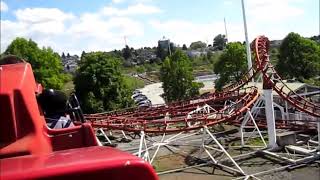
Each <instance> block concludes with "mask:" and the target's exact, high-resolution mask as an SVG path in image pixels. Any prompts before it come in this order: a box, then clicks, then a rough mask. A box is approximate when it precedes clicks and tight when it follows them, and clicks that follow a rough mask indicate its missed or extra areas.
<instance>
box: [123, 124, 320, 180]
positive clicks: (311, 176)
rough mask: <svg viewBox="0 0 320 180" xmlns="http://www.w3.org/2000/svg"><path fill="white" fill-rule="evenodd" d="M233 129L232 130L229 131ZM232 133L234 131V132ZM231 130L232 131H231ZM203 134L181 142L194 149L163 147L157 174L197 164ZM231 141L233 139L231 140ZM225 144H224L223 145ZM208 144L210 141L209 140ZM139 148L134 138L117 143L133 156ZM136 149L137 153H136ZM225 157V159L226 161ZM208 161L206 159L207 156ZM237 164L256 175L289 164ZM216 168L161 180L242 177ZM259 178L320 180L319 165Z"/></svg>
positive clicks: (256, 159)
mask: <svg viewBox="0 0 320 180" xmlns="http://www.w3.org/2000/svg"><path fill="white" fill-rule="evenodd" d="M229 130H230V129H229ZM231 130H232V129H231ZM231 130H230V131H231ZM237 136H238V134H237V133H235V134H230V136H229V135H225V134H222V137H220V136H219V135H217V136H216V137H217V138H218V139H219V138H223V139H224V140H223V141H226V139H228V138H230V137H237ZM170 137H172V135H168V136H167V137H166V138H165V139H168V138H170ZM201 137H202V135H201V134H198V135H194V136H192V137H190V138H188V139H186V140H182V141H180V143H182V144H192V145H193V146H179V142H175V145H171V146H170V147H169V148H166V147H164V146H162V148H160V150H159V152H158V155H157V157H156V158H155V160H154V162H153V166H154V167H155V169H156V171H157V172H161V171H166V170H170V169H176V168H181V167H184V166H187V164H188V165H194V164H193V163H192V162H193V161H190V156H189V155H192V156H197V153H199V145H200V144H201V139H202V138H201ZM152 139H153V140H154V141H159V140H160V139H161V136H154V137H152ZM231 139H232V138H231ZM223 141H222V142H223ZM207 142H210V141H208V140H207ZM232 142H233V144H234V143H235V142H236V143H238V142H237V140H235V141H233V140H232ZM149 145H152V142H149ZM138 147H139V138H137V139H134V140H133V141H131V142H130V143H118V146H117V148H119V149H122V150H125V151H129V152H131V153H133V152H137V148H138ZM133 149H134V150H133ZM155 149H156V148H153V150H152V149H151V150H150V151H149V153H150V154H151V155H152V154H153V153H154V151H155ZM228 152H229V154H230V155H231V156H235V155H239V154H241V153H248V152H252V150H251V149H242V150H241V152H240V151H239V149H236V148H235V149H228ZM225 157H226V156H224V158H225ZM204 158H205V157H204ZM237 163H238V164H239V166H240V167H241V168H242V169H243V171H244V172H245V173H246V174H254V173H258V172H262V171H266V170H271V169H275V168H279V167H282V166H285V165H287V164H286V163H284V162H281V161H278V160H277V161H275V160H274V159H272V158H268V157H261V156H257V155H254V156H250V157H249V158H246V159H242V160H238V161H237ZM213 167H214V166H209V165H208V166H203V167H198V168H192V169H188V170H183V171H179V172H175V173H170V174H164V175H159V177H160V179H161V180H162V179H163V180H180V179H181V180H189V179H190V180H193V179H199V180H200V179H201V180H206V179H211V180H212V179H222V180H224V179H235V178H238V177H240V176H239V175H236V174H234V173H232V172H225V171H222V170H219V169H217V168H215V171H214V173H212V172H213ZM257 177H258V178H259V179H263V180H273V179H275V180H300V179H303V180H320V164H319V163H313V164H309V165H307V166H304V167H300V168H296V169H294V170H288V169H287V170H281V171H277V172H270V173H268V174H266V175H260V176H257Z"/></svg>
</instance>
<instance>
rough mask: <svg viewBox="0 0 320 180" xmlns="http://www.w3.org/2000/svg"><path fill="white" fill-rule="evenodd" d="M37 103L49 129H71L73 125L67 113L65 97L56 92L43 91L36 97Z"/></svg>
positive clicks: (51, 90) (50, 90)
mask: <svg viewBox="0 0 320 180" xmlns="http://www.w3.org/2000/svg"><path fill="white" fill-rule="evenodd" d="M37 100H38V103H39V105H40V107H41V108H42V111H43V113H44V116H45V119H46V123H47V126H48V127H49V128H51V129H59V128H68V127H73V126H74V124H73V123H72V120H71V119H70V116H69V115H67V114H66V112H67V107H68V105H67V102H68V101H67V97H66V95H65V94H64V93H63V92H61V91H57V90H53V89H44V90H43V91H42V93H41V94H39V95H38V96H37Z"/></svg>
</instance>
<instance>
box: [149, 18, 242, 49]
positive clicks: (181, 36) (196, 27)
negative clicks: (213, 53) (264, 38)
mask: <svg viewBox="0 0 320 180" xmlns="http://www.w3.org/2000/svg"><path fill="white" fill-rule="evenodd" d="M149 23H150V25H151V26H152V27H153V28H155V29H156V30H157V31H159V33H162V34H160V36H161V37H162V36H166V37H168V38H170V40H171V41H173V42H174V43H177V44H180V45H182V44H186V45H190V43H191V42H194V41H203V42H206V43H208V44H212V41H213V38H214V36H216V35H218V34H224V32H225V31H224V24H223V21H221V22H211V23H192V22H190V21H185V20H169V21H165V22H160V21H150V22H149ZM228 29H229V30H230V31H232V33H231V34H230V37H229V39H231V40H239V37H240V39H242V38H241V34H242V32H243V31H242V29H241V26H240V25H239V24H237V25H236V26H235V25H229V27H228ZM159 38H160V37H159Z"/></svg>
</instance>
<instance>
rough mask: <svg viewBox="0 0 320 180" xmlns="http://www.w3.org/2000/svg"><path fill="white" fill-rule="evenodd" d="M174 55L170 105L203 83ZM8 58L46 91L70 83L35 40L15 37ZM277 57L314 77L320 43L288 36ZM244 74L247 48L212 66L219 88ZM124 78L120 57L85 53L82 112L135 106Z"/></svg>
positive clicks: (163, 73) (168, 75)
mask: <svg viewBox="0 0 320 180" xmlns="http://www.w3.org/2000/svg"><path fill="white" fill-rule="evenodd" d="M128 48H129V47H126V48H125V49H128ZM222 48H224V47H222ZM123 53H125V52H124V51H123ZM171 53H172V54H171V55H167V56H165V57H164V61H163V63H162V65H161V70H160V80H161V81H162V82H163V89H164V94H163V97H164V98H165V100H166V101H167V102H172V101H176V100H183V99H187V98H190V97H193V96H195V95H198V94H199V89H200V88H201V87H202V86H203V84H201V83H196V82H194V76H193V67H192V60H191V59H190V58H189V57H188V56H187V55H186V54H185V53H184V52H183V51H182V50H180V49H173V51H172V52H171ZM4 54H12V55H17V56H18V57H20V58H23V59H24V60H26V61H27V62H29V63H30V64H31V65H32V67H33V70H34V74H35V77H36V79H37V81H38V82H40V83H42V84H43V85H44V86H45V87H46V88H55V89H61V87H62V85H63V83H64V82H65V80H66V79H67V77H66V75H65V74H64V73H62V64H61V61H60V57H59V55H58V54H57V53H55V52H53V50H52V49H51V48H42V49H40V48H39V47H38V46H37V44H36V43H35V42H34V41H32V40H26V39H23V38H17V39H15V40H14V41H13V42H12V43H11V44H10V45H9V46H8V48H7V49H6V51H5V52H4ZM278 58H279V60H278V62H277V65H276V67H277V70H278V71H279V73H281V75H283V76H284V77H287V78H293V77H295V78H300V79H310V78H314V77H316V76H319V74H320V45H319V44H317V43H316V42H315V41H313V40H310V39H306V38H303V37H301V36H299V35H298V34H295V33H290V34H289V35H288V36H287V37H286V38H285V39H284V40H283V42H282V44H281V47H280V49H279V57H278ZM246 71H247V62H246V53H245V47H244V45H243V44H242V43H239V42H233V43H228V44H227V45H226V47H225V49H224V51H223V53H222V54H221V56H220V58H219V60H218V61H217V62H216V63H215V66H214V72H215V73H216V74H219V75H220V78H219V79H218V80H217V81H216V88H217V89H218V90H219V89H220V90H221V89H222V87H223V86H224V85H225V84H227V83H229V82H231V81H237V80H239V79H240V78H241V75H242V74H244V73H245V72H246ZM124 78H125V77H124V75H123V74H122V73H121V55H119V54H118V53H114V52H91V53H82V55H81V60H80V62H79V68H78V70H77V72H76V74H75V77H74V79H73V81H74V84H75V92H76V94H77V96H78V97H79V100H80V103H81V106H82V108H83V110H84V112H85V113H95V112H103V111H108V110H113V109H119V108H126V107H131V106H133V101H132V99H131V97H130V96H131V92H132V90H133V89H131V88H130V87H128V85H127V84H126V83H125V80H124Z"/></svg>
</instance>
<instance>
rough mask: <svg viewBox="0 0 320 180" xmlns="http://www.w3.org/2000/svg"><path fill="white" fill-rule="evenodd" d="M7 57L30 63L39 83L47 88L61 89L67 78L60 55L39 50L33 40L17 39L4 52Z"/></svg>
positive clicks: (47, 49) (50, 51)
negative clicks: (11, 56)
mask: <svg viewBox="0 0 320 180" xmlns="http://www.w3.org/2000/svg"><path fill="white" fill-rule="evenodd" d="M4 54H6V55H16V56H17V57H19V58H21V59H24V60H25V61H27V62H29V63H30V64H31V66H32V69H33V73H34V76H35V78H36V80H37V82H39V83H41V84H42V85H43V86H44V87H45V88H53V89H61V88H62V86H63V84H64V82H65V81H66V80H67V76H66V75H65V74H63V73H62V71H63V66H62V63H61V61H60V56H59V54H58V53H56V52H54V51H53V50H52V49H51V48H42V49H40V48H38V45H37V43H36V42H34V41H32V40H31V39H29V40H26V39H24V38H16V39H15V40H13V41H12V42H11V44H10V45H9V46H8V47H7V49H6V51H5V52H4Z"/></svg>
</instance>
